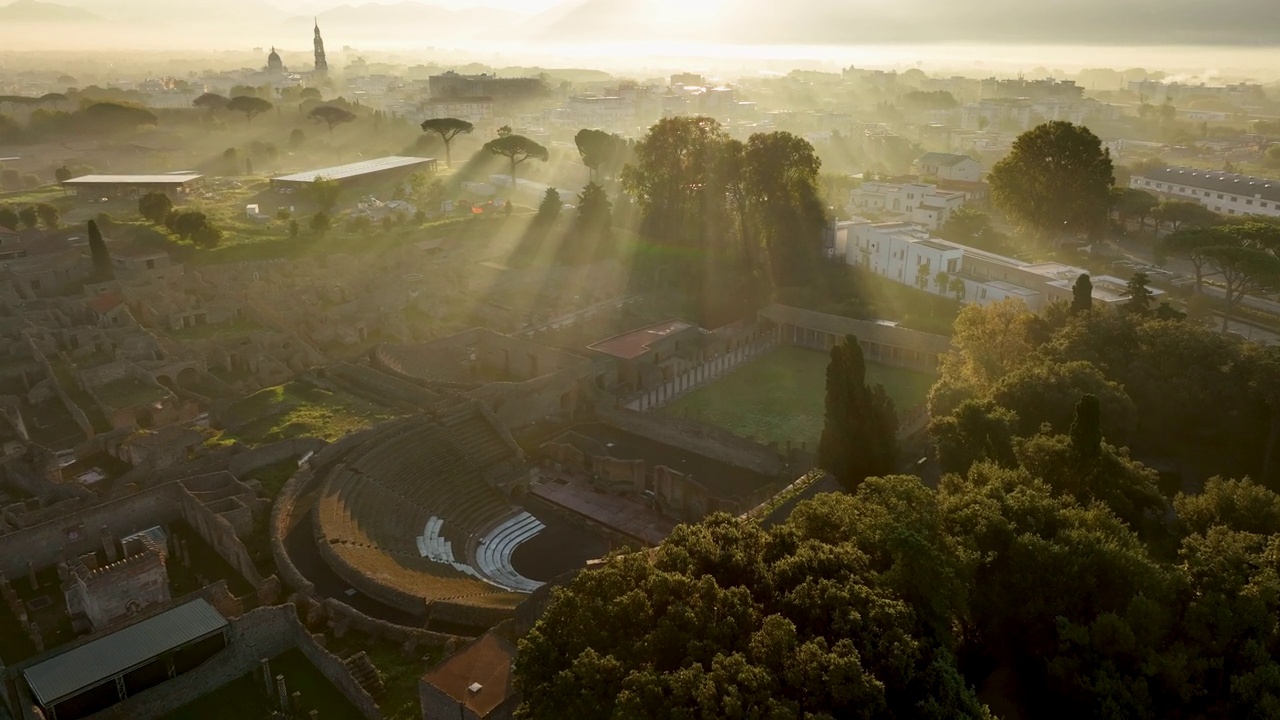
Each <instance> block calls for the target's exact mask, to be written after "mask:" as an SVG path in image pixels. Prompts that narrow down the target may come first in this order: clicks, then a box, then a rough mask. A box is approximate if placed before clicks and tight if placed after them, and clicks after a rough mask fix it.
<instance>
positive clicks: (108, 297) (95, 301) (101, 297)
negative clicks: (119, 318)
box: [84, 290, 124, 315]
mask: <svg viewBox="0 0 1280 720" xmlns="http://www.w3.org/2000/svg"><path fill="white" fill-rule="evenodd" d="M123 302H124V298H123V297H120V293H117V292H112V291H110V290H108V291H107V292H104V293H99V294H97V295H94V296H93V297H91V298H89V299H88V300H86V301H85V303H84V304H85V305H87V306H89V309H90V310H92V311H94V312H95V313H97V314H99V315H105V314H107V313H109V312H111V311H112V310H114V309H116V308H117V307H119V305H120V304H121V303H123Z"/></svg>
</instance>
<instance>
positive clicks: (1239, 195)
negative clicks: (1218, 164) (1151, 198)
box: [1129, 167, 1280, 217]
mask: <svg viewBox="0 0 1280 720" xmlns="http://www.w3.org/2000/svg"><path fill="white" fill-rule="evenodd" d="M1129 187H1131V188H1137V189H1139V190H1146V191H1147V192H1149V193H1151V194H1153V195H1156V196H1159V197H1162V198H1171V199H1174V200H1187V201H1190V202H1198V203H1200V204H1201V205H1204V206H1205V207H1207V208H1209V209H1210V210H1212V211H1214V212H1218V213H1222V214H1223V215H1265V216H1267V217H1280V180H1269V179H1267V178H1258V177H1253V176H1251V175H1241V174H1239V173H1229V172H1218V171H1214V170H1197V169H1195V168H1184V167H1167V168H1164V169H1162V170H1152V171H1149V172H1147V173H1146V174H1144V175H1140V176H1139V175H1135V176H1133V177H1132V178H1130V179H1129Z"/></svg>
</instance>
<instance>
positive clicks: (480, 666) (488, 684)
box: [422, 632, 516, 718]
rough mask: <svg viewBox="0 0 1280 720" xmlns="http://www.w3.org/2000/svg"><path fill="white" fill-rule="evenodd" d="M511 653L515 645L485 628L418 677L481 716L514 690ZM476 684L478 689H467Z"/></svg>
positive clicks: (504, 699)
mask: <svg viewBox="0 0 1280 720" xmlns="http://www.w3.org/2000/svg"><path fill="white" fill-rule="evenodd" d="M515 657H516V649H515V646H513V645H512V644H511V643H509V642H507V641H506V640H503V639H502V638H500V637H498V636H497V635H494V634H493V633H492V632H487V633H485V634H484V635H481V636H480V637H479V638H477V639H476V640H474V641H472V642H471V644H469V645H467V646H466V647H464V648H462V649H461V650H459V651H458V652H456V653H454V654H452V655H450V656H449V657H447V658H445V659H444V661H443V662H441V663H440V664H439V665H437V666H435V667H434V668H432V669H431V670H430V671H428V672H427V674H426V675H423V676H422V679H423V680H425V681H426V682H428V683H430V684H431V685H432V686H433V687H435V688H436V689H438V690H439V691H441V692H443V693H445V694H446V695H448V696H449V697H451V698H453V699H454V700H456V701H457V702H459V703H462V704H464V705H466V707H467V709H468V710H470V711H471V712H473V713H475V714H476V715H478V716H479V717H482V718H483V717H486V716H487V715H488V714H489V713H491V712H493V710H494V709H495V708H497V707H498V706H499V705H501V704H502V703H503V702H505V701H506V700H507V698H509V697H511V695H512V694H513V693H515V688H514V687H512V682H511V666H512V663H513V661H514V660H515ZM477 684H478V685H479V686H480V687H479V689H478V690H477V691H476V692H474V693H473V692H471V690H470V688H471V687H472V686H474V685H477Z"/></svg>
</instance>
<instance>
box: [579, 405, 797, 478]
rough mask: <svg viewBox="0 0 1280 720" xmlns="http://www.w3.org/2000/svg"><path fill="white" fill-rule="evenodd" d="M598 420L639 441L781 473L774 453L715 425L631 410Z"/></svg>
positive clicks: (780, 463)
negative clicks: (619, 429) (651, 441)
mask: <svg viewBox="0 0 1280 720" xmlns="http://www.w3.org/2000/svg"><path fill="white" fill-rule="evenodd" d="M597 419H598V420H599V421H600V422H603V423H607V424H609V425H613V426H615V427H618V428H621V429H623V430H626V431H627V432H630V433H635V434H636V435H640V436H641V437H647V438H649V439H651V440H656V441H658V442H661V443H664V444H666V445H671V446H672V447H678V448H681V449H683V450H687V451H689V452H693V453H697V454H698V455H702V456H704V457H709V458H712V459H713V460H717V461H719V462H723V463H725V464H728V465H733V466H734V467H740V468H744V469H746V470H752V471H754V472H757V473H760V474H761V475H765V476H767V477H774V476H777V475H778V474H779V473H781V472H782V471H783V458H782V457H781V456H780V455H779V454H778V452H777V451H776V450H774V449H773V448H770V447H766V446H764V445H760V444H758V443H754V442H751V441H750V440H747V439H745V438H741V437H738V436H737V435H734V434H733V433H731V432H729V431H728V430H724V429H722V428H718V427H716V426H714V425H708V424H706V423H701V422H697V421H695V420H689V419H688V418H678V417H672V416H669V415H664V416H661V417H654V416H650V415H645V414H643V413H638V412H635V411H634V410H601V411H597Z"/></svg>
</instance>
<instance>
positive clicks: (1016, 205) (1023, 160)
mask: <svg viewBox="0 0 1280 720" xmlns="http://www.w3.org/2000/svg"><path fill="white" fill-rule="evenodd" d="M988 182H990V183H991V195H992V199H993V200H994V201H995V203H996V204H997V205H999V206H1000V207H1001V208H1002V209H1003V210H1004V211H1005V212H1006V213H1008V214H1009V216H1010V217H1012V218H1015V219H1016V220H1018V221H1020V222H1021V223H1023V224H1024V225H1026V226H1027V227H1029V228H1032V229H1034V230H1036V231H1038V232H1039V233H1041V234H1042V235H1044V236H1046V237H1050V238H1055V239H1057V238H1062V237H1064V236H1066V235H1089V236H1091V237H1092V236H1094V235H1096V234H1097V233H1098V232H1099V231H1101V230H1102V229H1103V228H1104V227H1105V225H1106V221H1107V214H1108V212H1109V210H1110V208H1111V204H1112V196H1111V188H1112V185H1113V183H1114V178H1113V174H1112V165H1111V155H1110V153H1109V152H1108V151H1107V150H1106V149H1104V148H1103V147H1102V141H1101V140H1099V139H1098V136H1096V135H1094V134H1093V132H1091V131H1090V130H1089V129H1088V128H1087V127H1085V126H1083V125H1073V124H1071V123H1069V122H1062V121H1054V122H1048V123H1045V124H1043V125H1039V126H1037V127H1035V128H1033V129H1031V130H1028V131H1027V132H1025V133H1023V134H1022V135H1021V136H1019V137H1018V139H1017V141H1016V142H1015V143H1014V144H1013V151H1012V152H1011V153H1009V155H1008V156H1007V157H1005V158H1004V159H1003V160H1001V161H1000V162H998V163H996V164H995V166H994V167H993V168H991V173H990V175H989V177H988Z"/></svg>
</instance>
